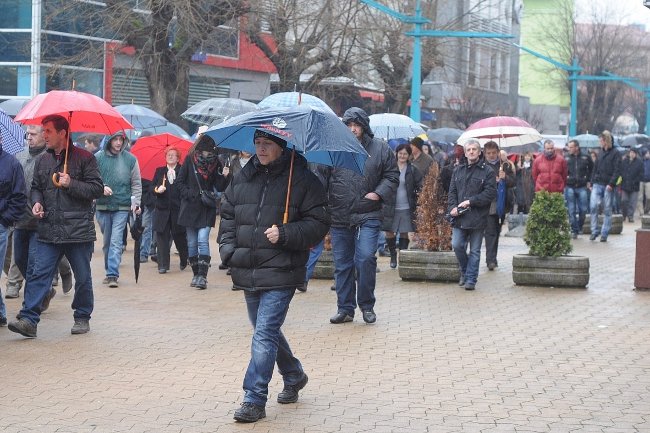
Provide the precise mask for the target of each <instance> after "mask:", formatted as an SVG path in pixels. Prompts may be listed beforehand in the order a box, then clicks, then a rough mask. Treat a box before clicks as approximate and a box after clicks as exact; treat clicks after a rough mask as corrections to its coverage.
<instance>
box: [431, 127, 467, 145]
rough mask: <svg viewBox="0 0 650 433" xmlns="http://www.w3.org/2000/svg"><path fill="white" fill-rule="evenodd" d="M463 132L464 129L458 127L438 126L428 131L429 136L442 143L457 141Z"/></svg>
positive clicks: (432, 139)
mask: <svg viewBox="0 0 650 433" xmlns="http://www.w3.org/2000/svg"><path fill="white" fill-rule="evenodd" d="M462 134H463V130H462V129H458V128H436V129H429V130H428V131H427V138H428V139H429V140H430V141H438V142H441V143H455V142H456V140H458V137H460V136H461V135H462Z"/></svg>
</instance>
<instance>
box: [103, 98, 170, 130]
mask: <svg viewBox="0 0 650 433" xmlns="http://www.w3.org/2000/svg"><path fill="white" fill-rule="evenodd" d="M115 109H116V110H117V111H119V112H120V114H121V115H122V116H124V118H125V119H126V120H128V121H129V123H131V125H133V126H134V127H135V129H145V128H153V127H157V126H165V125H166V124H167V119H165V118H164V117H163V116H161V115H160V114H158V113H156V112H155V111H153V110H150V109H149V108H147V107H143V106H141V105H135V104H124V105H118V106H117V107H115Z"/></svg>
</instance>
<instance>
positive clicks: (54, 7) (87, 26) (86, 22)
mask: <svg viewBox="0 0 650 433" xmlns="http://www.w3.org/2000/svg"><path fill="white" fill-rule="evenodd" d="M105 12H106V7H105V6H102V5H100V4H96V3H88V2H80V1H70V0H43V13H42V17H43V18H42V26H43V30H51V31H55V32H64V33H73V34H77V35H85V36H95V37H99V38H107V39H113V38H114V36H115V32H114V31H111V30H109V29H108V26H106V25H105V24H104V13H105Z"/></svg>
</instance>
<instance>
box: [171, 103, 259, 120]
mask: <svg viewBox="0 0 650 433" xmlns="http://www.w3.org/2000/svg"><path fill="white" fill-rule="evenodd" d="M257 110H259V107H258V106H257V104H254V103H252V102H248V101H245V100H243V99H237V98H210V99H206V100H205V101H201V102H199V103H196V104H194V105H192V106H191V107H190V108H188V109H187V110H185V112H183V114H181V117H182V118H183V119H185V120H189V121H191V122H194V123H198V124H199V125H211V124H213V123H215V122H223V121H224V120H226V119H229V118H231V117H234V116H239V115H240V114H244V113H249V112H251V111H257Z"/></svg>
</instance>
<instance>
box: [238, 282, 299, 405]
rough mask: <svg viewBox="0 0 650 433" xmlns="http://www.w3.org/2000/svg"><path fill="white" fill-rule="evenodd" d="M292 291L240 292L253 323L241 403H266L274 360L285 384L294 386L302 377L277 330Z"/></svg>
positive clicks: (281, 322) (284, 340)
mask: <svg viewBox="0 0 650 433" xmlns="http://www.w3.org/2000/svg"><path fill="white" fill-rule="evenodd" d="M294 293H295V290H294V289H284V290H282V289H279V290H260V291H256V292H253V291H245V292H244V294H245V297H246V308H247V309H248V318H249V320H250V322H251V324H252V325H253V341H252V343H251V360H250V362H249V364H248V369H247V370H246V375H245V376H244V392H245V393H246V395H245V396H244V402H249V403H253V404H256V405H258V406H265V405H266V400H267V397H268V394H269V382H270V381H271V377H272V376H273V367H274V366H275V364H276V363H277V364H278V370H279V371H280V374H281V375H282V378H283V380H284V383H285V385H295V384H296V383H298V382H299V381H300V379H302V376H303V369H302V365H301V364H300V361H298V359H297V358H296V357H295V356H293V353H292V352H291V348H290V347H289V343H287V340H286V338H284V335H283V334H282V331H281V330H280V327H282V324H283V323H284V319H285V318H286V317H287V312H288V311H289V303H290V302H291V299H292V298H293V295H294Z"/></svg>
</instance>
